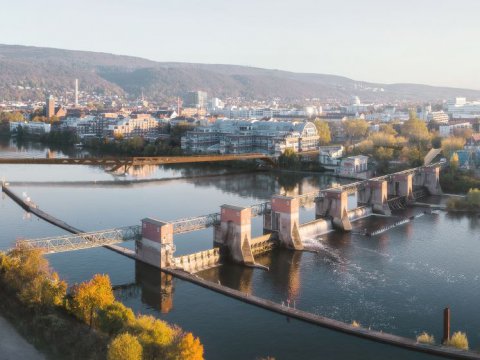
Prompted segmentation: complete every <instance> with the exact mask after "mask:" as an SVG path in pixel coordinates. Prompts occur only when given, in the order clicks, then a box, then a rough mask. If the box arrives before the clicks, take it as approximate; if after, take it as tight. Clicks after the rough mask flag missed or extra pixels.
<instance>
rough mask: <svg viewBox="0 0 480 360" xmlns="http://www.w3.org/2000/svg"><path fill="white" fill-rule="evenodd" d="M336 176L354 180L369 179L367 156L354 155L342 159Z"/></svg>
mask: <svg viewBox="0 0 480 360" xmlns="http://www.w3.org/2000/svg"><path fill="white" fill-rule="evenodd" d="M337 174H338V175H340V176H345V177H351V178H356V179H367V178H369V177H370V176H369V171H368V156H364V155H356V156H349V157H346V158H343V159H342V161H341V162H340V167H339V168H338V169H337Z"/></svg>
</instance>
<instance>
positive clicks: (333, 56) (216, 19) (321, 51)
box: [0, 0, 480, 89]
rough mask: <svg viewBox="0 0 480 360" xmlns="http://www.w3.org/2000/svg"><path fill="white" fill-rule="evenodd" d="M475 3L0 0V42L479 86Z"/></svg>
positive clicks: (479, 9)
mask: <svg viewBox="0 0 480 360" xmlns="http://www.w3.org/2000/svg"><path fill="white" fill-rule="evenodd" d="M479 14H480V0H328V1H327V0H76V1H70V0H44V1H39V0H0V19H1V21H0V43H5V44H21V45H36V46H48V47H57V48H66V49H78V50H91V51H103V52H111V53H116V54H125V55H134V56H140V57H145V58H149V59H152V60H158V61H183V62H202V63H224V64H239V65H251V66H258V67H265V68H274V69H283V70H292V71H298V72H316V73H327V74H336V75H343V76H347V77H351V78H353V79H356V80H365V81H374V82H375V81H376V82H385V83H393V82H416V83H425V84H432V85H447V86H458V87H469V88H475V89H480V15H479Z"/></svg>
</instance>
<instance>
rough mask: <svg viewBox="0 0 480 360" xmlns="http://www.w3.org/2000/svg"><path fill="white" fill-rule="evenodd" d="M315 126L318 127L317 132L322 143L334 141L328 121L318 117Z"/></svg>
mask: <svg viewBox="0 0 480 360" xmlns="http://www.w3.org/2000/svg"><path fill="white" fill-rule="evenodd" d="M314 124H315V127H316V128H317V133H318V136H319V137H320V138H319V142H320V145H327V144H330V142H331V141H332V135H331V132H330V126H328V123H327V122H326V121H323V120H319V119H316V120H315V122H314Z"/></svg>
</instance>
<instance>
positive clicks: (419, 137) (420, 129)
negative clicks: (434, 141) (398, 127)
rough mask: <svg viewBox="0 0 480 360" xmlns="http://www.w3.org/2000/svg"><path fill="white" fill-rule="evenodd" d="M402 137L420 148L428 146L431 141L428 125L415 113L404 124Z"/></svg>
mask: <svg viewBox="0 0 480 360" xmlns="http://www.w3.org/2000/svg"><path fill="white" fill-rule="evenodd" d="M402 135H403V136H405V137H407V138H408V140H409V141H410V142H411V143H415V144H417V145H418V146H426V145H428V143H429V142H430V139H431V136H430V133H429V131H428V128H427V124H426V123H425V122H424V121H422V120H420V119H418V118H417V115H416V113H415V112H414V111H411V112H410V118H409V119H408V120H407V121H405V123H404V124H403V126H402Z"/></svg>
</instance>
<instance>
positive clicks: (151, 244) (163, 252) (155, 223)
mask: <svg viewBox="0 0 480 360" xmlns="http://www.w3.org/2000/svg"><path fill="white" fill-rule="evenodd" d="M135 252H136V255H137V257H138V259H139V260H141V261H144V262H146V263H148V264H150V265H153V266H156V267H159V268H164V267H171V266H172V265H173V252H174V245H173V225H172V224H171V223H168V222H164V221H160V220H156V219H152V218H145V219H143V220H142V239H141V240H139V241H137V243H136V248H135Z"/></svg>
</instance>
